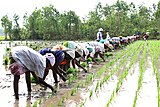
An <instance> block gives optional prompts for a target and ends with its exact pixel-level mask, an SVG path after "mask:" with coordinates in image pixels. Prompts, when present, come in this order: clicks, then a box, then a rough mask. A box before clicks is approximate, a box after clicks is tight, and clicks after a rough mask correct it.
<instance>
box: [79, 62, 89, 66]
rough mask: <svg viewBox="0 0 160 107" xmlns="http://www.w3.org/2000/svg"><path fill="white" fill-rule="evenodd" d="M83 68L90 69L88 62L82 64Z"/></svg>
mask: <svg viewBox="0 0 160 107" xmlns="http://www.w3.org/2000/svg"><path fill="white" fill-rule="evenodd" d="M81 66H83V67H88V66H89V65H88V64H87V62H82V63H81Z"/></svg>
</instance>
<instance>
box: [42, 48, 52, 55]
mask: <svg viewBox="0 0 160 107" xmlns="http://www.w3.org/2000/svg"><path fill="white" fill-rule="evenodd" d="M39 53H40V54H41V55H45V54H46V53H52V51H51V49H49V48H44V49H42V50H40V51H39Z"/></svg>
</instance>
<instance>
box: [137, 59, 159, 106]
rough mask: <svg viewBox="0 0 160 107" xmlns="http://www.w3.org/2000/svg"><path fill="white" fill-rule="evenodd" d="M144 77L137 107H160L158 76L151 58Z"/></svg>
mask: <svg viewBox="0 0 160 107" xmlns="http://www.w3.org/2000/svg"><path fill="white" fill-rule="evenodd" d="M148 60H149V61H147V62H148V63H149V64H148V65H149V66H148V68H147V69H146V71H145V73H144V76H143V84H142V87H141V90H140V93H139V97H138V100H137V107H158V91H157V82H156V76H155V74H154V71H153V67H152V62H151V58H150V57H148Z"/></svg>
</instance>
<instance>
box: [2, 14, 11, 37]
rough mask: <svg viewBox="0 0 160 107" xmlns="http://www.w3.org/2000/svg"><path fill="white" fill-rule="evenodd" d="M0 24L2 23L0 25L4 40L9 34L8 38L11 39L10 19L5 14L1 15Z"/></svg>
mask: <svg viewBox="0 0 160 107" xmlns="http://www.w3.org/2000/svg"><path fill="white" fill-rule="evenodd" d="M1 24H2V27H3V28H4V34H5V40H7V39H8V38H7V36H9V37H10V39H12V37H11V34H12V21H11V20H9V18H8V16H7V15H5V16H3V17H2V19H1Z"/></svg>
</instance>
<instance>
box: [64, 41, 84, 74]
mask: <svg viewBox="0 0 160 107" xmlns="http://www.w3.org/2000/svg"><path fill="white" fill-rule="evenodd" d="M63 45H64V46H66V47H67V48H69V49H72V50H74V51H75V58H74V59H73V60H72V65H73V67H74V68H75V64H76V65H77V66H78V67H80V68H82V69H83V70H84V71H85V72H87V70H86V69H85V68H84V67H83V66H81V65H80V61H84V60H85V59H84V57H83V53H84V52H83V49H82V48H81V47H80V45H78V43H76V42H74V41H66V42H64V43H63Z"/></svg>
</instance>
